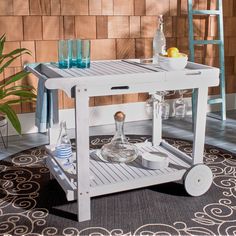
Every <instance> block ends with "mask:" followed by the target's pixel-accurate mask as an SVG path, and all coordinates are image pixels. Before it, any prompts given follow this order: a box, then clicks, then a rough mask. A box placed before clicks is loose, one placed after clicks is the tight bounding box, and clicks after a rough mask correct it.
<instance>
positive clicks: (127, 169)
mask: <svg viewBox="0 0 236 236" xmlns="http://www.w3.org/2000/svg"><path fill="white" fill-rule="evenodd" d="M138 148H139V151H140V156H139V157H138V158H137V159H136V160H135V161H133V162H131V163H128V164H125V163H108V162H104V161H102V160H101V158H100V155H99V154H100V150H96V151H93V152H91V153H90V187H91V188H90V197H94V196H99V195H105V194H110V193H115V192H121V191H126V190H131V189H137V188H142V187H146V186H151V185H156V184H161V183H167V182H172V181H177V180H181V179H182V178H183V175H184V173H185V172H186V170H187V169H188V167H189V166H188V165H187V164H186V163H185V162H184V161H182V160H180V159H179V158H178V157H176V156H175V155H174V154H172V153H170V152H168V151H167V150H165V149H164V147H161V146H158V147H153V146H151V145H150V144H145V143H143V145H139V146H138ZM147 151H148V152H151V151H152V152H155V151H161V152H165V153H167V154H168V156H169V161H170V163H169V166H168V167H167V168H163V169H157V170H150V169H146V168H144V167H143V166H142V160H141V155H142V153H143V152H147ZM46 163H47V166H48V168H49V169H50V173H51V174H52V175H53V176H54V177H55V178H56V180H57V181H58V183H59V184H60V185H61V187H62V188H63V190H64V191H65V193H66V196H67V200H68V201H72V200H75V199H76V198H77V182H76V175H68V174H67V173H66V172H64V171H63V169H62V168H61V167H60V166H59V165H58V162H57V161H56V160H55V157H53V158H52V157H50V156H49V157H48V158H47V162H46Z"/></svg>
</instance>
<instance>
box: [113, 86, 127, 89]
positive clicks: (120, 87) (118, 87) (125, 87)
mask: <svg viewBox="0 0 236 236" xmlns="http://www.w3.org/2000/svg"><path fill="white" fill-rule="evenodd" d="M118 89H123V90H124V89H129V86H115V87H111V90H118Z"/></svg>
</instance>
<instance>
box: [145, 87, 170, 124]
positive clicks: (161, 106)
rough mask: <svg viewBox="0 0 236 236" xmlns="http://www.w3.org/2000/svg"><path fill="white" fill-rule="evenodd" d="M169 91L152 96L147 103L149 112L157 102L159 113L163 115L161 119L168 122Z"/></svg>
mask: <svg viewBox="0 0 236 236" xmlns="http://www.w3.org/2000/svg"><path fill="white" fill-rule="evenodd" d="M168 93H169V92H168V91H160V92H157V93H156V94H152V95H151V96H150V97H149V99H148V100H147V101H146V108H147V110H148V112H150V110H152V107H153V104H154V103H155V102H157V112H158V113H161V118H162V119H163V120H166V119H168V118H169V114H170V105H169V103H168V102H166V100H165V96H166V95H167V94H168Z"/></svg>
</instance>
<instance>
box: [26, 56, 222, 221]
mask: <svg viewBox="0 0 236 236" xmlns="http://www.w3.org/2000/svg"><path fill="white" fill-rule="evenodd" d="M26 69H27V70H29V71H31V72H33V73H34V74H35V75H36V76H37V77H38V78H39V79H43V80H45V86H46V88H48V89H50V90H55V89H58V90H63V91H65V92H66V93H67V95H68V96H70V97H74V98H75V123H76V124H75V127H76V132H75V136H76V137H75V138H76V163H75V173H74V174H73V173H72V174H71V173H68V172H66V171H64V170H63V168H62V166H61V165H60V162H58V160H57V158H55V157H54V147H55V141H56V138H57V132H56V131H57V129H58V124H56V125H55V126H54V127H52V128H51V129H50V132H49V136H50V145H49V146H48V147H47V148H48V151H49V153H50V154H51V155H50V157H49V158H47V166H48V168H49V169H50V172H51V174H52V175H53V176H54V177H55V178H56V179H57V181H58V183H59V184H60V185H61V187H62V188H63V189H64V191H65V193H66V196H67V199H68V200H69V201H70V200H75V199H77V204H78V221H85V220H89V219H90V218H91V213H90V201H91V198H92V197H94V196H99V195H104V194H109V193H114V192H120V191H125V190H130V189H135V188H141V187H145V186H150V185H156V184H160V183H166V182H171V181H177V180H181V179H183V180H184V186H185V189H186V191H187V192H188V193H189V194H190V195H192V196H199V195H202V194H204V193H205V192H207V191H208V189H209V188H210V186H211V183H212V172H211V170H210V168H209V167H207V166H206V165H204V164H203V151H204V140H205V125H206V112H207V97H208V88H209V87H212V86H217V85H218V83H219V69H217V68H213V67H209V66H205V65H200V64H196V63H190V62H188V64H187V67H186V68H185V69H184V70H182V71H164V70H162V69H160V68H158V67H155V66H153V65H143V64H140V63H139V60H129V61H118V60H117V61H101V62H92V63H91V67H90V68H89V69H77V68H71V69H63V70H61V69H59V68H58V67H57V66H56V65H54V64H50V63H49V64H31V65H27V66H26ZM193 88H195V89H196V91H197V107H196V109H197V111H196V122H195V125H194V142H193V152H192V157H190V156H188V155H186V154H184V153H183V152H181V151H179V150H177V149H176V148H175V147H173V146H171V145H169V144H168V143H167V142H165V140H163V139H162V136H161V123H162V122H161V117H160V115H156V112H155V111H153V142H152V144H151V143H143V144H139V150H140V153H142V152H143V151H153V150H154V151H157V150H159V151H162V152H166V153H167V154H168V156H169V158H170V165H169V167H168V168H165V169H160V170H148V169H145V168H144V167H142V165H141V161H140V160H139V158H137V159H136V160H135V161H134V162H131V163H130V164H113V163H106V162H102V161H99V158H98V155H97V154H96V152H90V151H89V98H90V97H92V96H104V95H117V94H130V93H145V92H147V93H149V94H155V93H156V92H157V91H164V90H180V89H193ZM153 107H154V109H155V106H153ZM55 134H56V135H55ZM91 176H92V177H91Z"/></svg>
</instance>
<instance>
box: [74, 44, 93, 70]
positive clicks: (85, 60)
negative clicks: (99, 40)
mask: <svg viewBox="0 0 236 236" xmlns="http://www.w3.org/2000/svg"><path fill="white" fill-rule="evenodd" d="M77 53H78V55H77V67H78V68H89V67H90V40H88V39H78V40H77Z"/></svg>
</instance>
